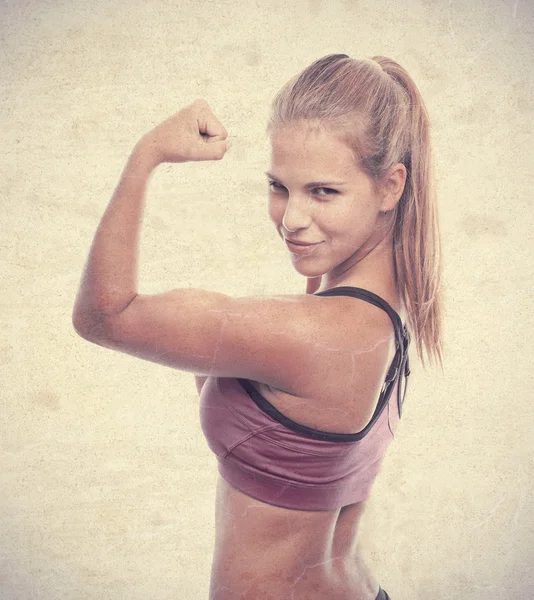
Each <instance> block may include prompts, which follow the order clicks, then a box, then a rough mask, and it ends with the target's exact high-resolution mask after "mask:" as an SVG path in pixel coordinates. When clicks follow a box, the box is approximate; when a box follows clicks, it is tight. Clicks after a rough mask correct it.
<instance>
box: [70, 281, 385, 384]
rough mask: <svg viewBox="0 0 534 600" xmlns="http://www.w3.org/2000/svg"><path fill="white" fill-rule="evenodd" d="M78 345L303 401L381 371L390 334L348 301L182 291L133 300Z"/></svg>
mask: <svg viewBox="0 0 534 600" xmlns="http://www.w3.org/2000/svg"><path fill="white" fill-rule="evenodd" d="M80 335H82V333H80ZM84 337H87V339H89V340H90V341H93V342H95V343H99V344H100V345H103V346H106V347H108V348H111V349H114V350H118V351H120V352H125V353H128V354H132V355H134V356H137V357H139V358H142V359H145V360H150V361H152V362H158V363H161V364H164V365H166V366H170V367H173V368H177V369H180V370H184V371H190V372H193V373H195V374H197V375H205V376H209V375H213V376H217V377H242V378H246V379H251V380H254V381H259V382H263V383H265V384H267V385H270V386H274V387H276V388H279V389H283V390H285V391H287V392H288V393H291V394H294V395H296V396H300V395H303V396H305V395H306V394H307V393H309V391H310V390H311V389H312V386H314V385H317V382H324V381H326V382H328V381H336V380H337V385H338V386H339V385H342V386H344V387H346V389H347V390H350V387H351V385H352V383H354V379H355V377H357V376H358V373H362V372H367V371H366V370H368V369H369V368H372V369H374V370H375V371H376V370H377V369H378V370H380V368H382V364H383V366H384V371H385V368H386V360H385V356H386V355H387V354H388V352H389V350H388V347H389V344H390V342H391V339H392V338H393V330H392V327H391V322H390V321H389V317H388V316H387V314H386V313H385V312H384V311H382V310H381V309H379V308H377V307H375V306H372V305H370V304H369V303H367V302H364V301H361V300H358V299H355V298H351V297H345V296H328V297H327V296H317V295H312V294H295V295H275V296H267V297H265V296H264V297H255V296H252V297H237V298H235V297H230V296H227V295H224V294H220V293H217V292H211V291H206V290H199V289H187V288H184V289H176V290H172V291H169V292H165V293H163V294H157V295H141V294H140V295H138V296H136V298H135V299H134V300H133V301H132V302H131V303H130V304H129V305H128V307H127V308H126V309H125V310H124V311H122V312H121V313H119V314H116V315H108V316H105V317H102V321H101V324H100V326H99V327H98V328H97V331H96V330H95V332H87V333H86V335H84ZM370 374H371V373H370ZM371 375H372V374H371Z"/></svg>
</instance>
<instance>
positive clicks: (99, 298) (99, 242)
mask: <svg viewBox="0 0 534 600" xmlns="http://www.w3.org/2000/svg"><path fill="white" fill-rule="evenodd" d="M155 168H156V163H155V161H153V160H151V158H150V154H149V153H148V152H146V151H145V150H144V146H143V141H141V142H140V143H139V144H137V145H136V147H135V148H134V150H133V152H132V154H131V155H130V157H129V159H128V162H127V163H126V166H125V167H124V169H123V171H122V173H121V178H120V180H119V183H118V185H117V187H116V188H115V191H114V193H113V196H112V198H111V201H110V203H109V205H108V207H107V209H106V211H105V213H104V216H103V217H102V220H101V221H100V225H99V226H98V229H97V231H96V234H95V237H94V240H93V244H92V246H91V250H90V252H89V257H88V259H87V262H86V264H85V269H84V272H83V276H82V281H81V284H80V289H79V290H78V295H77V297H76V303H75V306H74V311H73V323H74V326H75V327H76V329H81V330H86V329H87V328H91V327H92V326H93V325H94V324H95V323H96V322H98V320H99V319H101V317H102V316H103V315H110V314H116V313H119V312H121V311H122V310H124V308H126V306H128V304H129V303H130V302H131V301H132V300H133V299H134V298H135V296H137V294H138V282H137V273H138V253H139V240H140V231H141V224H142V219H143V210H144V203H145V194H146V188H147V184H148V181H149V178H150V175H151V174H152V172H153V171H154V169H155Z"/></svg>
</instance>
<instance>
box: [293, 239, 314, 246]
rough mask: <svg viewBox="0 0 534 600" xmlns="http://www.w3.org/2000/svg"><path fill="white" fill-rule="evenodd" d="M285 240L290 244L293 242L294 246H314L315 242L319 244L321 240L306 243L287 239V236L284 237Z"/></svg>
mask: <svg viewBox="0 0 534 600" xmlns="http://www.w3.org/2000/svg"><path fill="white" fill-rule="evenodd" d="M285 240H286V242H289V243H290V244H295V246H316V245H317V244H320V243H321V242H313V243H306V242H294V241H293V240H288V239H287V238H285Z"/></svg>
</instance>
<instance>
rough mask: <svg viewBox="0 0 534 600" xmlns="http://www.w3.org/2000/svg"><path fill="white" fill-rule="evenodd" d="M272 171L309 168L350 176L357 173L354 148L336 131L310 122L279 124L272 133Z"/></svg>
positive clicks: (278, 172)
mask: <svg viewBox="0 0 534 600" xmlns="http://www.w3.org/2000/svg"><path fill="white" fill-rule="evenodd" d="M270 142H271V168H272V170H274V173H273V174H275V175H276V174H283V172H288V171H289V170H290V169H291V170H292V171H293V169H301V168H303V169H307V170H314V171H315V170H318V171H324V172H325V173H326V172H328V173H334V172H335V173H337V174H339V175H345V176H347V175H350V174H354V173H357V172H358V167H357V164H356V160H355V158H354V155H353V153H352V151H351V149H350V148H349V147H348V146H347V145H346V144H345V143H344V142H343V141H341V140H340V138H339V137H338V136H336V135H335V133H334V132H332V131H329V130H328V129H326V128H324V127H320V126H319V125H318V124H316V123H313V122H309V121H304V122H302V121H297V122H290V123H283V124H279V125H277V126H276V127H274V128H273V130H272V131H271V135H270Z"/></svg>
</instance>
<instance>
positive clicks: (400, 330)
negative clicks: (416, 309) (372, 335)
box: [314, 286, 411, 417]
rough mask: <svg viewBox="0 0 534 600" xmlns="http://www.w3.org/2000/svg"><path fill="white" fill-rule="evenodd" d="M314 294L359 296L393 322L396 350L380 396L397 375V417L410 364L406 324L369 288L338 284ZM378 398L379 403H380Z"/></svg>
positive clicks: (400, 408)
mask: <svg viewBox="0 0 534 600" xmlns="http://www.w3.org/2000/svg"><path fill="white" fill-rule="evenodd" d="M314 295H315V296H352V297H353V298H360V299H361V300H365V301H366V302H369V303H371V304H374V306H377V307H378V308H381V309H382V310H385V311H386V312H387V314H388V315H389V318H390V319H391V321H392V323H393V329H394V330H395V343H396V346H397V350H396V352H395V356H394V357H393V361H392V363H391V366H390V368H389V371H388V373H387V375H386V380H385V382H384V387H383V388H382V393H381V398H380V400H381V399H382V396H383V395H387V396H388V397H389V392H388V389H389V387H390V386H394V385H395V381H396V380H397V377H398V378H399V386H398V389H397V406H398V409H399V417H400V416H401V414H402V405H403V404H404V398H405V397H406V390H407V387H408V375H410V365H409V359H408V346H409V344H410V340H411V336H410V332H409V331H408V329H407V327H406V325H403V324H402V321H401V318H400V317H399V315H398V313H397V312H396V311H395V310H393V308H391V306H390V305H389V304H388V303H387V302H386V301H385V300H384V299H383V298H381V297H380V296H378V295H377V294H375V293H373V292H370V291H369V290H364V289H362V288H357V287H352V286H340V287H334V288H330V289H329V290H324V291H323V292H315V294H314ZM403 376H404V393H402V398H401V386H402V377H403ZM380 400H379V403H380Z"/></svg>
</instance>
